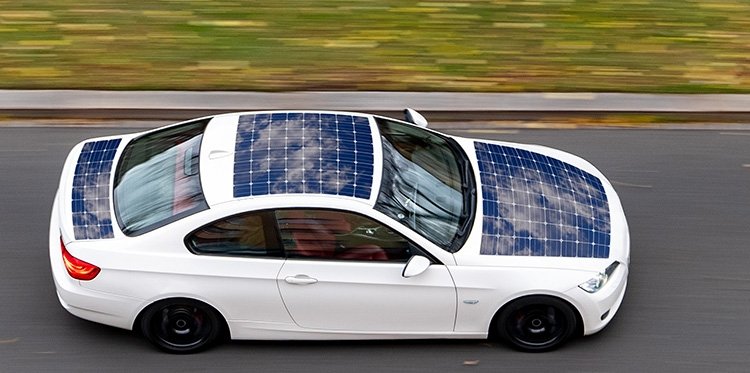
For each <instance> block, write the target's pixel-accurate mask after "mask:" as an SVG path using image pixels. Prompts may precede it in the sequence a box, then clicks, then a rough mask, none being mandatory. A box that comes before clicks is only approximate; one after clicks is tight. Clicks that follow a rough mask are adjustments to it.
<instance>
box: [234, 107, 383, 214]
mask: <svg viewBox="0 0 750 373" xmlns="http://www.w3.org/2000/svg"><path fill="white" fill-rule="evenodd" d="M372 141H373V140H372V132H371V130H370V123H369V120H368V119H367V117H360V116H353V115H341V114H326V113H274V114H271V115H269V114H249V115H242V116H240V118H239V124H238V127H237V137H236V140H235V159H234V162H235V164H234V189H233V193H234V197H248V196H258V195H266V194H285V193H310V194H333V195H342V196H349V197H356V198H362V199H369V198H370V194H371V191H372V177H373V174H374V166H373V164H374V157H373V144H372Z"/></svg>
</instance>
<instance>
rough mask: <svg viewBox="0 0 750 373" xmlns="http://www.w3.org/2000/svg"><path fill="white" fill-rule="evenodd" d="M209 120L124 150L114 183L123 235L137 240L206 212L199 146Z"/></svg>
mask: <svg viewBox="0 0 750 373" xmlns="http://www.w3.org/2000/svg"><path fill="white" fill-rule="evenodd" d="M209 120H210V119H204V120H199V121H194V122H190V123H186V124H183V125H180V126H176V127H171V128H168V129H165V130H161V131H156V132H151V133H148V134H146V135H143V136H141V137H139V138H136V139H134V140H133V141H131V142H130V144H128V145H127V146H126V147H125V149H124V150H123V154H122V157H121V158H120V162H119V165H118V167H117V174H116V175H115V182H114V205H115V216H116V217H117V222H118V224H119V225H120V229H122V231H123V232H124V233H125V234H126V235H129V236H137V235H139V234H142V233H146V232H149V231H152V230H154V229H156V228H159V227H161V226H164V225H166V224H169V223H171V222H173V221H176V220H178V219H181V218H183V217H185V216H187V215H191V214H194V213H196V212H198V211H201V210H205V209H207V208H208V205H207V204H206V200H205V199H204V197H203V190H202V188H201V184H200V174H199V169H200V164H199V155H200V146H201V140H202V139H203V131H204V130H205V128H206V124H208V121H209Z"/></svg>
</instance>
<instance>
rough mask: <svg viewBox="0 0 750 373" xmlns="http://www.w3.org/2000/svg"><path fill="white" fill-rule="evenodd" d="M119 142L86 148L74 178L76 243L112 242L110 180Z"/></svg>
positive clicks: (92, 143)
mask: <svg viewBox="0 0 750 373" xmlns="http://www.w3.org/2000/svg"><path fill="white" fill-rule="evenodd" d="M119 145H120V139H113V140H101V141H90V142H87V143H85V144H83V149H82V150H81V154H80V155H79V156H78V162H77V163H76V169H75V173H74V175H73V192H72V193H73V195H72V206H71V207H72V212H73V234H74V235H75V238H76V239H77V240H84V239H100V238H113V237H114V233H113V230H112V214H111V212H110V208H109V191H110V188H109V179H110V174H111V171H112V161H113V160H114V158H115V153H116V152H117V147H118V146H119Z"/></svg>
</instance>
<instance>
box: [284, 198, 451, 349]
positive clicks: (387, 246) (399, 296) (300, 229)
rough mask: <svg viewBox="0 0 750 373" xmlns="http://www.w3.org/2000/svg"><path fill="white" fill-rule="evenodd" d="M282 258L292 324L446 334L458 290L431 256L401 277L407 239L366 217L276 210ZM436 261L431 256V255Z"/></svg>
mask: <svg viewBox="0 0 750 373" xmlns="http://www.w3.org/2000/svg"><path fill="white" fill-rule="evenodd" d="M275 214H276V219H277V224H278V227H279V232H280V238H281V241H282V245H283V246H284V250H285V252H286V256H287V260H286V262H285V263H284V265H283V266H282V268H281V271H280V272H279V275H278V277H277V281H278V285H279V290H280V292H281V296H282V299H283V301H284V304H285V306H286V308H287V310H288V311H289V314H290V315H291V317H292V319H293V320H294V322H295V323H297V325H299V326H300V327H303V328H307V329H318V330H331V331H334V330H335V331H346V332H353V333H367V332H382V333H394V334H395V333H420V332H450V331H452V330H453V327H454V322H455V315H456V290H455V286H454V283H453V280H452V278H451V276H450V274H449V272H448V270H447V268H446V267H445V266H444V265H442V264H440V263H437V262H436V261H435V262H434V263H433V264H432V265H430V266H429V267H428V269H427V270H426V271H425V272H423V273H421V274H419V275H417V276H413V277H410V278H405V277H403V276H402V272H403V270H404V267H405V265H406V262H407V261H408V260H409V258H410V257H411V256H412V255H425V254H424V252H422V251H420V249H419V248H417V247H415V246H414V245H413V244H412V243H410V242H409V241H408V240H407V239H405V238H404V237H402V236H401V235H399V234H397V233H395V232H394V231H392V230H390V229H388V228H387V227H386V226H384V225H383V224H380V223H378V222H376V221H374V220H372V219H370V218H367V217H364V216H361V215H357V214H353V213H348V212H342V211H333V210H322V209H287V210H278V211H276V213H275ZM433 261H434V259H433Z"/></svg>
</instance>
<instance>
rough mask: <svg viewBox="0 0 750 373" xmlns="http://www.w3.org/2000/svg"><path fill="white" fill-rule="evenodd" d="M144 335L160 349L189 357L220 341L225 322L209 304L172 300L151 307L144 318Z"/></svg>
mask: <svg viewBox="0 0 750 373" xmlns="http://www.w3.org/2000/svg"><path fill="white" fill-rule="evenodd" d="M140 327H141V332H142V333H143V335H144V336H145V337H146V338H147V339H148V340H149V341H151V343H153V344H154V345H155V346H156V347H158V348H159V349H161V350H163V351H166V352H170V353H175V354H189V353H194V352H198V351H201V350H203V349H205V348H207V347H209V346H211V345H212V344H213V343H214V342H216V340H217V338H218V336H219V334H220V332H221V323H220V322H219V318H218V316H217V315H216V312H215V311H214V310H213V309H212V308H211V307H209V306H208V305H206V304H204V303H201V302H198V301H194V300H191V299H168V300H164V301H161V302H157V303H155V304H153V305H152V306H150V307H149V308H148V309H147V310H146V312H145V313H144V314H143V317H142V318H141V325H140Z"/></svg>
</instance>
